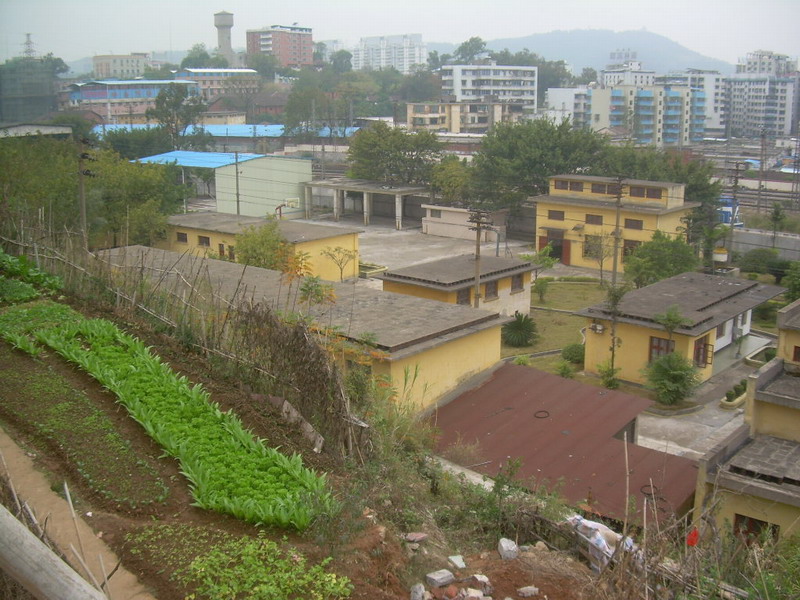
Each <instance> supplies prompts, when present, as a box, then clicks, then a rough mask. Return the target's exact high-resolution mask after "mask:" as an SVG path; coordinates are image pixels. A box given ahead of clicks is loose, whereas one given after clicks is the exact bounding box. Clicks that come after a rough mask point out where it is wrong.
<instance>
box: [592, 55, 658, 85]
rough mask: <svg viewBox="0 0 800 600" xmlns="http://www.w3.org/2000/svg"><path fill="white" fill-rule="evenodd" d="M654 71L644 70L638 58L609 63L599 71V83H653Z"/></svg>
mask: <svg viewBox="0 0 800 600" xmlns="http://www.w3.org/2000/svg"><path fill="white" fill-rule="evenodd" d="M655 76H656V72H655V71H645V70H643V69H642V63H641V62H639V61H638V60H629V61H627V62H625V63H623V64H621V65H610V66H609V67H607V68H605V69H603V70H602V71H600V83H602V84H603V86H605V87H608V86H612V85H653V83H654V80H655Z"/></svg>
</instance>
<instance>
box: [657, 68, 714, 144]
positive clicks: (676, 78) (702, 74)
mask: <svg viewBox="0 0 800 600" xmlns="http://www.w3.org/2000/svg"><path fill="white" fill-rule="evenodd" d="M655 84H656V85H668V86H671V87H673V88H679V87H688V88H690V89H693V90H698V91H702V92H703V93H705V98H706V102H705V107H706V118H705V130H706V132H705V135H706V136H709V135H719V136H723V135H725V124H726V113H727V108H728V106H727V105H728V102H727V96H726V91H725V90H726V87H725V86H726V78H725V76H724V75H722V74H721V73H720V72H719V71H707V70H703V69H686V70H685V71H673V72H670V73H667V74H666V75H657V76H656V78H655Z"/></svg>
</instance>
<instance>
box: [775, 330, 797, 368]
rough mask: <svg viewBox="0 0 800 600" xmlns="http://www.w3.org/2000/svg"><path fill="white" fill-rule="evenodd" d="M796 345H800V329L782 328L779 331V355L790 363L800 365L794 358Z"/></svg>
mask: <svg viewBox="0 0 800 600" xmlns="http://www.w3.org/2000/svg"><path fill="white" fill-rule="evenodd" d="M795 346H800V331H796V330H794V329H781V330H780V331H779V332H778V356H779V357H780V358H782V359H783V360H785V361H786V362H788V363H791V364H793V365H800V363H798V362H795V361H794V360H793V359H794V347H795Z"/></svg>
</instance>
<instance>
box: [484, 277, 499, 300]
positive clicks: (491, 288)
mask: <svg viewBox="0 0 800 600" xmlns="http://www.w3.org/2000/svg"><path fill="white" fill-rule="evenodd" d="M484 294H485V299H486V300H494V299H495V298H497V282H496V281H487V282H486V285H485V286H484Z"/></svg>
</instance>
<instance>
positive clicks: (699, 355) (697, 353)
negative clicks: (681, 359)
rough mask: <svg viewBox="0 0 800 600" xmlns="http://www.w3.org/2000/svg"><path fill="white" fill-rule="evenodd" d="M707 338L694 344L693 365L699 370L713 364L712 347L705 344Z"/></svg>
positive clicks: (702, 338) (704, 337)
mask: <svg viewBox="0 0 800 600" xmlns="http://www.w3.org/2000/svg"><path fill="white" fill-rule="evenodd" d="M707 340H708V336H707V335H704V336H703V337H701V338H699V339H697V340H695V342H694V364H695V365H697V366H698V367H700V368H703V367H707V366H708V365H710V364H711V363H713V362H714V346H712V345H711V344H709V343H708V342H707Z"/></svg>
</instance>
